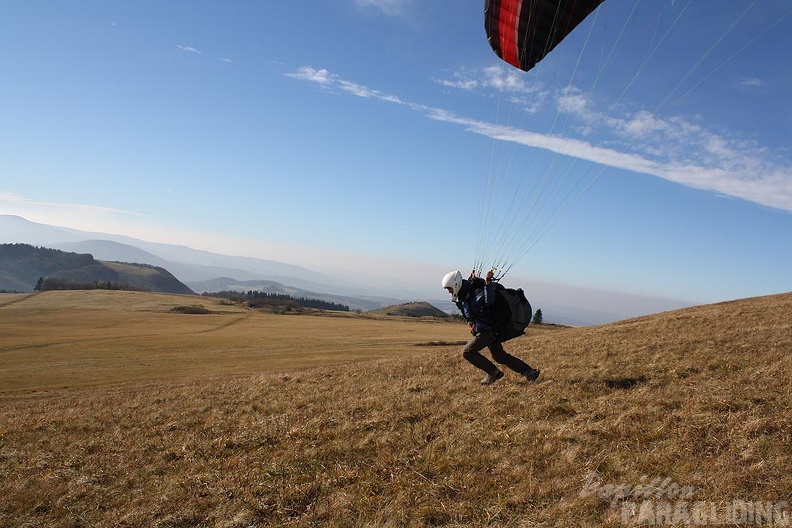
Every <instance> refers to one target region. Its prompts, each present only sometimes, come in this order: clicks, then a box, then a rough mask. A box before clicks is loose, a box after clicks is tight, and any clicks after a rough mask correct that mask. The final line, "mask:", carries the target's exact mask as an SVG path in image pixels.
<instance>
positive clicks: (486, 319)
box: [456, 280, 495, 334]
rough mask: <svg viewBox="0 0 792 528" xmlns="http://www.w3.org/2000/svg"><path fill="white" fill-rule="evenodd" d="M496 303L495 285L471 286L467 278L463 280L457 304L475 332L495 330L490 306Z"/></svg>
mask: <svg viewBox="0 0 792 528" xmlns="http://www.w3.org/2000/svg"><path fill="white" fill-rule="evenodd" d="M493 304H495V285H494V284H490V285H489V286H485V285H483V284H482V285H481V286H478V285H476V286H475V287H474V286H471V284H470V282H468V281H467V280H463V281H462V287H461V288H460V289H459V295H457V302H456V306H457V308H459V311H460V312H462V316H463V317H464V318H465V320H466V321H467V322H468V323H469V324H470V330H471V332H473V333H474V334H481V333H484V332H486V331H488V330H493V327H492V322H491V321H490V308H491V307H492V305H493Z"/></svg>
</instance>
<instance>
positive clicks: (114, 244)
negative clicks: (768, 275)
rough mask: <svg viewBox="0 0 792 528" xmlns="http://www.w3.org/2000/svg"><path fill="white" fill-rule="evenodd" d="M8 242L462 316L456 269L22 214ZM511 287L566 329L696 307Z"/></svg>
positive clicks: (528, 285)
mask: <svg viewBox="0 0 792 528" xmlns="http://www.w3.org/2000/svg"><path fill="white" fill-rule="evenodd" d="M0 243H24V244H32V245H38V246H42V247H51V248H54V249H60V250H63V251H69V252H74V253H90V254H91V255H93V256H94V257H95V258H97V259H101V260H112V261H121V262H131V263H139V264H151V265H155V266H160V267H163V268H165V269H167V270H168V271H170V272H171V273H172V274H173V275H174V276H176V277H177V278H178V279H179V280H181V281H182V282H184V283H185V284H187V285H188V286H190V287H191V288H192V289H193V290H194V291H196V292H198V293H202V292H204V291H218V290H222V289H236V290H263V289H266V287H267V284H266V283H267V282H268V281H269V282H276V283H280V284H282V285H283V286H284V287H286V291H287V292H289V293H290V294H292V295H298V296H302V295H306V296H307V295H311V294H321V295H326V296H332V297H333V298H349V299H348V301H349V302H347V303H346V304H349V305H350V307H351V308H353V309H356V308H360V309H364V310H371V309H376V308H380V307H384V306H388V305H390V304H395V303H401V302H407V301H417V300H425V301H428V302H430V303H431V304H433V305H435V306H437V307H438V308H440V309H442V310H444V311H447V312H454V311H455V307H454V306H453V305H452V303H451V302H450V301H449V300H448V298H446V297H445V296H444V295H443V294H444V292H443V291H442V290H441V288H440V285H439V284H440V278H441V277H442V275H443V274H444V273H445V272H446V271H448V270H442V269H440V268H437V269H434V270H430V271H428V272H426V275H419V274H417V273H416V271H414V270H407V271H406V272H405V276H403V277H395V276H378V275H375V274H368V275H366V274H360V273H357V272H351V271H348V270H326V269H322V267H321V264H320V263H318V262H316V263H309V264H307V265H305V266H303V265H296V264H290V263H284V262H279V261H275V260H266V259H260V258H252V257H245V256H230V255H222V254H218V253H213V252H210V251H204V250H200V249H194V248H190V247H187V246H182V245H173V244H163V243H158V242H148V241H144V240H139V239H136V238H133V237H128V236H123V235H115V234H109V233H100V232H89V231H81V230H77V229H71V228H66V227H61V226H53V225H47V224H42V223H37V222H32V221H29V220H26V219H25V218H22V217H20V216H16V215H0ZM504 283H505V285H506V286H508V287H520V288H523V289H524V290H525V291H526V295H527V296H528V298H529V300H530V301H531V304H532V306H533V307H534V309H541V310H542V313H543V315H544V320H545V321H546V322H554V323H561V324H573V325H593V324H602V323H607V322H612V321H617V320H621V319H626V318H629V317H635V316H640V315H647V314H652V313H657V312H662V311H668V310H673V309H676V308H681V307H686V306H691V305H693V304H694V303H692V302H688V301H684V300H678V299H663V298H658V297H651V296H647V295H637V294H629V293H620V292H613V291H605V290H598V289H594V288H591V289H586V288H580V287H574V286H566V285H562V284H552V283H546V282H538V281H532V280H529V279H524V278H521V277H516V276H508V277H507V279H506V280H505V281H504ZM207 288H211V289H207ZM289 288H291V290H290V289H289ZM356 301H357V302H356Z"/></svg>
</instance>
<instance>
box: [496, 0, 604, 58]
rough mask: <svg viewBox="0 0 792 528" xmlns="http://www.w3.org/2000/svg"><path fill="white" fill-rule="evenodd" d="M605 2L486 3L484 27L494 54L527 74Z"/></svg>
mask: <svg viewBox="0 0 792 528" xmlns="http://www.w3.org/2000/svg"><path fill="white" fill-rule="evenodd" d="M603 1H604V0H485V2H484V26H485V28H486V30H487V39H488V40H489V43H490V46H492V49H493V51H494V52H495V53H496V54H497V55H498V57H500V58H501V59H503V60H504V61H506V62H508V63H509V64H511V65H512V66H516V67H517V68H520V69H521V70H524V71H528V70H530V69H531V68H533V67H534V65H536V63H537V62H539V61H540V60H542V59H543V58H544V56H545V55H547V54H548V53H550V51H552V50H553V48H555V47H556V46H557V45H558V43H559V42H561V41H562V40H563V39H564V37H566V36H567V35H568V34H569V33H570V32H571V31H572V30H573V29H575V27H577V25H578V24H580V23H581V22H582V21H583V19H584V18H586V17H587V16H588V15H589V14H590V13H591V12H592V11H594V10H595V9H596V8H597V7H598V6H599V5H600V4H601V3H602V2H603Z"/></svg>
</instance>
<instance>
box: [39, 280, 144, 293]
mask: <svg viewBox="0 0 792 528" xmlns="http://www.w3.org/2000/svg"><path fill="white" fill-rule="evenodd" d="M33 289H34V290H35V291H50V290H118V291H150V290H148V289H146V288H140V287H137V286H132V285H131V284H126V283H120V282H112V281H105V280H96V281H74V280H70V279H59V278H54V277H39V280H38V282H37V283H36V286H35V287H34V288H33Z"/></svg>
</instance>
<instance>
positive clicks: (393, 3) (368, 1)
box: [353, 0, 412, 16]
mask: <svg viewBox="0 0 792 528" xmlns="http://www.w3.org/2000/svg"><path fill="white" fill-rule="evenodd" d="M411 1H412V0H353V2H354V4H355V5H357V6H358V7H361V8H364V9H373V10H376V11H379V12H381V13H384V14H386V15H388V16H402V15H404V14H405V13H406V12H407V7H408V6H409V4H410V3H411Z"/></svg>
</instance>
